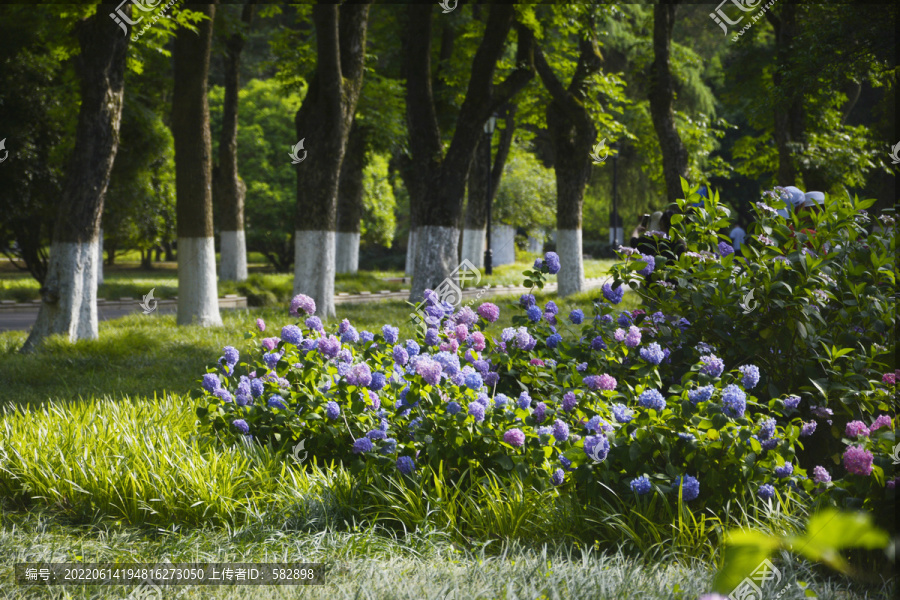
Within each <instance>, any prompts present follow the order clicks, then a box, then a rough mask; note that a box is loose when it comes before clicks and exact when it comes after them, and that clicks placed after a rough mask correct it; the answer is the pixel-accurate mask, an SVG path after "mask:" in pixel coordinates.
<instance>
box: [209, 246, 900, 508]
mask: <svg viewBox="0 0 900 600" xmlns="http://www.w3.org/2000/svg"><path fill="white" fill-rule="evenodd" d="M557 265H558V257H556V255H555V254H553V253H548V255H547V256H546V257H545V259H544V260H543V261H541V263H540V264H537V263H536V264H535V267H534V269H533V270H530V271H526V272H525V276H526V278H527V279H526V281H527V282H528V284H529V285H531V287H532V288H541V287H542V286H543V283H544V279H545V277H546V275H547V274H549V273H552V272H554V269H556V270H557V271H558V266H557ZM641 268H644V266H641ZM621 292H622V289H621V288H620V287H615V286H607V288H606V289H604V290H603V291H602V296H601V297H600V298H598V300H597V302H596V303H595V308H594V316H593V318H589V317H587V316H585V315H584V313H583V311H581V310H577V311H572V312H571V313H570V314H569V315H562V314H560V311H559V309H558V307H557V306H556V304H555V303H554V302H552V301H551V302H547V303H546V304H545V305H544V306H539V304H538V303H537V301H536V299H535V297H534V296H533V295H531V294H525V295H523V296H522V298H521V299H520V301H519V302H518V304H516V305H510V306H509V307H508V308H507V309H505V310H513V311H515V316H514V317H512V325H513V326H512V327H509V328H505V329H500V327H498V326H497V325H495V323H496V321H497V320H498V318H499V315H500V308H499V307H498V306H496V305H495V304H493V303H489V302H486V303H484V304H481V305H480V306H479V307H478V309H477V311H473V310H471V309H470V308H468V307H463V308H461V309H459V310H454V307H453V306H451V305H449V304H448V303H442V302H440V301H439V299H438V297H437V295H436V294H435V293H434V292H432V291H430V290H429V291H426V293H425V299H426V308H425V312H426V314H427V317H426V320H425V321H426V323H427V324H428V329H427V331H426V333H424V334H423V335H421V336H419V337H418V338H417V339H405V340H403V339H400V337H399V331H398V328H397V327H394V326H392V325H391V324H385V325H384V327H382V328H381V331H378V332H367V331H357V330H356V329H355V327H354V326H353V325H352V324H351V323H350V322H349V321H347V320H344V321H342V322H341V323H340V324H339V325H337V326H336V327H333V328H330V329H326V328H325V327H324V326H323V324H322V322H321V321H320V320H319V319H318V318H317V317H316V316H315V315H314V313H315V304H314V303H313V302H312V300H311V299H310V298H308V297H306V296H302V295H300V296H297V297H296V298H294V300H293V301H292V302H291V311H290V312H291V314H292V315H294V316H296V317H297V319H298V320H297V321H296V322H295V323H290V324H287V325H284V326H283V327H282V329H281V332H280V333H281V335H280V336H279V337H263V332H264V331H266V330H267V325H266V324H265V323H263V322H262V321H261V320H258V321H257V331H254V332H252V333H250V334H248V339H249V340H250V343H251V344H252V345H254V346H255V350H254V351H253V355H254V356H253V357H252V358H251V360H245V361H241V357H240V356H239V354H238V351H237V350H236V349H235V348H233V347H230V346H229V347H226V348H225V349H224V350H223V357H222V359H220V361H219V364H218V365H216V366H215V367H212V368H210V369H209V372H208V373H206V374H205V375H204V376H203V377H202V380H201V388H200V389H201V390H202V393H203V397H202V399H201V402H200V406H199V407H198V409H197V414H198V416H199V417H200V419H201V422H202V424H203V426H204V427H205V428H206V429H207V430H208V431H211V432H214V433H215V434H216V435H218V436H220V437H221V438H222V439H223V440H225V441H231V442H233V441H237V440H243V441H251V442H255V443H261V444H268V445H271V446H272V447H274V448H276V449H278V450H280V451H282V452H283V453H284V454H285V456H286V457H288V456H289V455H290V451H291V448H292V447H294V445H296V444H297V443H299V442H300V441H303V442H304V448H305V450H306V451H307V452H308V453H309V456H310V460H313V461H316V462H317V463H319V464H321V463H323V462H324V463H330V462H332V461H335V462H340V463H343V464H344V466H345V467H348V468H350V469H351V470H352V471H354V472H359V471H360V470H363V469H374V470H376V471H379V472H383V473H385V474H394V475H401V476H407V477H417V476H419V475H420V473H421V472H422V470H423V469H425V468H426V467H427V468H430V469H432V470H434V471H435V472H438V471H441V472H443V473H444V474H446V475H448V476H449V477H450V478H451V479H459V478H461V475H462V473H463V472H465V471H467V470H470V471H474V472H476V473H477V472H484V471H492V472H494V473H498V474H506V476H508V477H517V478H520V479H521V480H522V481H523V482H525V483H526V484H527V485H530V486H533V487H535V488H537V489H549V488H553V489H556V490H557V491H558V492H559V493H574V494H578V495H579V496H580V497H583V498H584V500H586V501H588V502H590V501H591V499H592V498H594V499H596V498H597V495H598V494H601V495H602V494H608V493H615V494H617V495H620V496H621V495H630V496H633V497H635V498H638V497H641V496H647V495H651V494H665V495H668V497H669V498H671V499H672V501H677V500H678V499H679V498H680V500H681V501H683V502H687V503H692V505H698V506H707V507H716V506H721V505H723V504H724V503H726V502H728V501H730V500H733V499H736V498H746V497H747V496H748V495H758V496H759V497H760V498H762V499H764V500H765V499H768V498H771V497H773V495H774V493H775V491H776V490H777V491H779V492H780V493H788V492H789V491H794V492H796V493H804V494H808V495H810V497H816V498H822V497H829V496H830V495H831V494H833V493H834V492H835V491H838V490H841V489H844V488H842V487H841V485H840V481H838V477H837V474H836V473H835V472H834V471H833V470H831V473H830V475H829V477H830V478H831V481H830V482H822V481H817V479H818V480H822V479H823V476H819V475H816V474H813V473H810V474H809V475H808V474H807V473H806V471H805V470H804V469H802V468H800V467H799V465H798V464H797V463H796V460H795V447H796V446H798V445H799V440H800V438H801V437H802V436H803V435H805V432H804V425H805V423H804V419H803V417H802V416H801V415H800V414H799V413H798V410H797V406H798V401H799V398H797V397H796V396H785V397H778V398H772V399H770V400H769V401H768V402H766V403H763V402H760V401H759V400H758V399H757V397H756V396H755V395H754V394H756V393H757V390H758V388H759V386H760V381H761V379H762V378H763V377H764V376H765V373H764V371H763V370H761V369H758V368H756V367H755V366H754V365H746V364H744V365H735V364H728V362H727V361H726V360H723V359H721V358H719V357H718V356H716V355H715V353H714V349H713V348H710V347H708V346H707V345H697V346H694V347H687V345H686V343H685V340H688V339H692V338H691V334H690V333H689V332H690V331H691V329H692V328H693V327H695V325H693V324H692V323H690V322H689V320H687V319H685V318H684V317H682V316H680V315H677V314H667V313H664V312H662V311H656V312H653V313H651V314H649V315H648V314H647V313H646V312H645V311H643V310H637V311H632V312H627V311H619V310H617V309H616V304H618V303H619V302H620V301H621V298H622V294H621ZM535 307H536V308H537V309H538V310H539V311H540V318H539V319H537V320H535V319H534V314H536V311H535V310H534V308H535ZM675 357H680V360H681V361H682V362H681V363H676V362H675V361H674V360H673V359H674V358H675ZM795 398H797V400H798V401H795V400H794V399H795ZM873 427H874V425H873V426H869V425H866V426H865V428H866V429H867V431H869V432H872V431H873ZM853 431H854V432H855V433H857V439H855V440H853V444H852V445H853V446H854V447H858V448H860V449H861V450H848V452H849V456H848V457H847V458H846V459H845V462H846V464H847V465H848V469H850V470H851V472H852V473H859V474H858V475H857V474H854V475H852V476H853V477H869V475H867V474H865V473H864V472H865V471H867V470H868V469H869V468H870V467H871V461H870V460H869V458H868V455H867V454H865V453H866V452H873V451H874V452H876V453H877V454H878V455H879V456H880V454H881V453H882V452H883V451H884V448H883V447H882V446H883V444H884V443H885V442H886V441H888V439H889V438H890V439H893V438H892V436H893V432H892V426H891V423H890V420H889V419H888V421H887V423H885V422H884V421H883V420H882V422H881V425H880V426H879V427H875V428H874V431H877V432H878V433H877V434H872V433H870V434H869V436H868V437H866V436H862V437H861V430H860V431H857V430H855V429H854V430H853ZM863 438H865V439H863ZM876 462H877V461H876ZM873 468H874V469H878V468H879V467H878V466H877V465H876V466H875V467H873ZM870 474H871V471H870ZM882 475H883V473H882ZM848 477H850V475H848ZM873 489H874V487H873ZM882 489H883V485H882ZM879 491H881V489H879Z"/></svg>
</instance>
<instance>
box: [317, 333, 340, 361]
mask: <svg viewBox="0 0 900 600" xmlns="http://www.w3.org/2000/svg"><path fill="white" fill-rule="evenodd" d="M316 350H317V351H318V352H320V353H321V354H322V356H324V357H325V358H329V359H333V358H335V357H337V355H338V353H339V352H340V351H341V341H340V340H339V339H337V338H336V337H334V336H333V335H329V336H328V337H324V338H321V339H320V340H319V345H318V346H317V347H316Z"/></svg>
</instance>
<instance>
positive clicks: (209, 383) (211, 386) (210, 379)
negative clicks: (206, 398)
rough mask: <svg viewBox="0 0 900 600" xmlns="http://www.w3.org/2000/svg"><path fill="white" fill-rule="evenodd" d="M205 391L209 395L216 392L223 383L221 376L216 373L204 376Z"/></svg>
mask: <svg viewBox="0 0 900 600" xmlns="http://www.w3.org/2000/svg"><path fill="white" fill-rule="evenodd" d="M202 385H203V389H205V390H206V391H207V392H209V393H213V392H215V391H216V390H217V389H219V387H220V386H221V385H222V383H221V382H220V381H219V376H218V375H216V374H215V373H207V374H206V375H204V376H203V384H202Z"/></svg>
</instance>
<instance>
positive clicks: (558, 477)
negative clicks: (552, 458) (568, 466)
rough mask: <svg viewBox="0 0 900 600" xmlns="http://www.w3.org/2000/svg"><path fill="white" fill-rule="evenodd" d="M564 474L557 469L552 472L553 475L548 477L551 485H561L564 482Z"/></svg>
mask: <svg viewBox="0 0 900 600" xmlns="http://www.w3.org/2000/svg"><path fill="white" fill-rule="evenodd" d="M565 478H566V474H565V473H564V472H563V470H562V469H557V470H555V471H553V475H551V476H550V483H552V484H553V485H562V484H563V481H565Z"/></svg>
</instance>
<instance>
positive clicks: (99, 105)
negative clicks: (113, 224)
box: [22, 4, 131, 352]
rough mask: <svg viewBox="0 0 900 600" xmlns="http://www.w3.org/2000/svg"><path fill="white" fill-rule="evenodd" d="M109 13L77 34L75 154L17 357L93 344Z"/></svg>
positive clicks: (111, 86) (119, 59)
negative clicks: (50, 340)
mask: <svg viewBox="0 0 900 600" xmlns="http://www.w3.org/2000/svg"><path fill="white" fill-rule="evenodd" d="M115 10H116V5H115V4H101V5H99V6H98V7H97V12H96V14H95V15H93V16H91V17H88V18H87V19H85V20H83V21H81V22H80V23H79V24H78V25H77V26H76V35H77V37H78V44H79V47H80V49H81V53H80V54H79V56H78V58H77V63H76V65H77V71H78V76H79V79H80V83H81V107H80V109H79V112H78V125H77V129H76V139H77V140H78V146H77V148H76V149H75V150H74V151H73V153H72V158H71V160H70V162H69V167H68V172H67V175H66V183H65V186H64V188H63V194H62V198H61V201H60V205H59V214H58V216H57V220H56V224H55V227H54V232H53V241H52V243H51V246H50V260H49V264H48V266H47V275H46V278H45V280H44V285H43V286H42V287H41V306H40V309H39V311H38V316H37V321H36V322H35V324H34V327H33V328H32V329H31V333H30V334H29V336H28V339H27V340H26V341H25V344H24V345H23V346H22V352H31V351H33V350H34V349H35V348H37V347H38V346H39V345H40V344H41V343H42V342H43V341H44V340H45V339H46V338H47V337H48V336H50V335H53V334H63V335H65V336H67V338H68V339H69V340H71V341H75V340H78V339H96V338H97V336H98V333H97V268H98V265H97V262H98V248H97V244H98V237H99V233H100V219H101V215H102V213H103V200H104V197H105V195H106V188H107V185H108V182H109V175H110V173H111V172H112V166H113V161H114V160H115V157H116V151H117V150H118V140H119V125H120V123H121V118H122V104H123V98H124V90H125V56H126V51H127V48H128V41H129V37H128V36H127V35H126V36H122V35H121V33H120V32H119V29H118V28H117V27H111V26H110V23H109V16H108V15H109V14H110V13H111V12H114V11H115ZM122 10H125V11H130V10H131V6H130V5H127V6H123V7H122Z"/></svg>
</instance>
